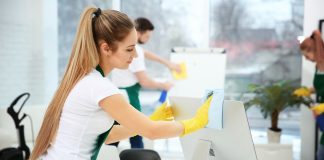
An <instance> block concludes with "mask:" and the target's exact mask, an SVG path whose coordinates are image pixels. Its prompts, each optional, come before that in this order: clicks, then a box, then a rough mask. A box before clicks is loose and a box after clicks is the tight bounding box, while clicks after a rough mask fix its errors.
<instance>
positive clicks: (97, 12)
mask: <svg viewBox="0 0 324 160" xmlns="http://www.w3.org/2000/svg"><path fill="white" fill-rule="evenodd" d="M94 14H95V16H96V17H99V15H100V14H101V9H100V8H98V9H97V11H95V12H94Z"/></svg>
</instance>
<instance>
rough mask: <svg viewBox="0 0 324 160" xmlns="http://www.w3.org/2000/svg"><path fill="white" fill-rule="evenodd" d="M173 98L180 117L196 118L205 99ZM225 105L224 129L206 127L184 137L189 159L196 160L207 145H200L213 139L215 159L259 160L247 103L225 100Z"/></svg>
mask: <svg viewBox="0 0 324 160" xmlns="http://www.w3.org/2000/svg"><path fill="white" fill-rule="evenodd" d="M169 102H170V104H171V106H172V110H173V113H174V116H175V120H176V121H179V120H184V119H188V118H192V117H193V116H194V115H195V113H196V110H197V109H198V108H199V106H200V105H201V104H202V103H203V101H202V98H192V97H175V96H170V97H169ZM223 105H224V106H223V114H224V116H223V124H224V125H223V129H221V130H216V129H212V128H204V129H201V130H199V131H197V132H194V133H192V134H189V135H186V136H184V137H182V138H180V141H181V145H182V149H183V153H184V157H185V159H186V160H194V159H193V158H197V154H201V153H199V152H203V151H201V150H202V149H204V146H200V145H203V143H202V142H203V141H205V142H210V143H212V144H211V146H213V152H214V153H213V154H214V155H215V157H214V159H217V160H218V159H219V160H238V159H244V160H245V159H246V160H257V157H256V152H255V149H254V144H253V140H252V136H251V132H250V128H249V124H248V121H247V117H246V114H245V109H244V106H243V104H242V103H241V102H239V101H228V100H225V101H224V103H223ZM209 118H213V117H209ZM206 153H210V151H208V150H207V151H206ZM199 159H202V157H201V158H199Z"/></svg>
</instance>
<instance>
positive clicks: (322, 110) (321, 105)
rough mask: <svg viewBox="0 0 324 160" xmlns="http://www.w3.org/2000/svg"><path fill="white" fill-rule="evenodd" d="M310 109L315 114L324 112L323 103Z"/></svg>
mask: <svg viewBox="0 0 324 160" xmlns="http://www.w3.org/2000/svg"><path fill="white" fill-rule="evenodd" d="M311 110H312V111H313V112H314V114H315V115H316V116H318V115H320V114H322V113H324V103H321V104H319V105H316V106H313V107H312V108H311Z"/></svg>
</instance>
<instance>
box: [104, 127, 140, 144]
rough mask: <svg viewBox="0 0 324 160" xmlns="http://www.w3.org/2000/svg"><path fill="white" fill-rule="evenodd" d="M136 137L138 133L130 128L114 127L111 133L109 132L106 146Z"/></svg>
mask: <svg viewBox="0 0 324 160" xmlns="http://www.w3.org/2000/svg"><path fill="white" fill-rule="evenodd" d="M134 135H136V133H135V132H133V131H131V130H129V129H128V128H126V127H124V126H122V125H114V126H113V128H112V129H111V131H110V132H109V134H108V137H107V139H106V141H105V143H106V144H110V143H115V142H118V141H121V140H123V139H126V138H129V137H132V136H134Z"/></svg>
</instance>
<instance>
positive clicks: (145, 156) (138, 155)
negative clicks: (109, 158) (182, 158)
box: [119, 149, 161, 160]
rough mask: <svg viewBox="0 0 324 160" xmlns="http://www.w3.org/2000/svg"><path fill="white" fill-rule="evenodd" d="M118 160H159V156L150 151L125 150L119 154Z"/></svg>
mask: <svg viewBox="0 0 324 160" xmlns="http://www.w3.org/2000/svg"><path fill="white" fill-rule="evenodd" d="M119 158H120V160H161V157H160V155H159V154H158V153H157V152H156V151H154V150H150V149H126V150H123V151H122V152H121V153H120V154H119Z"/></svg>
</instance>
